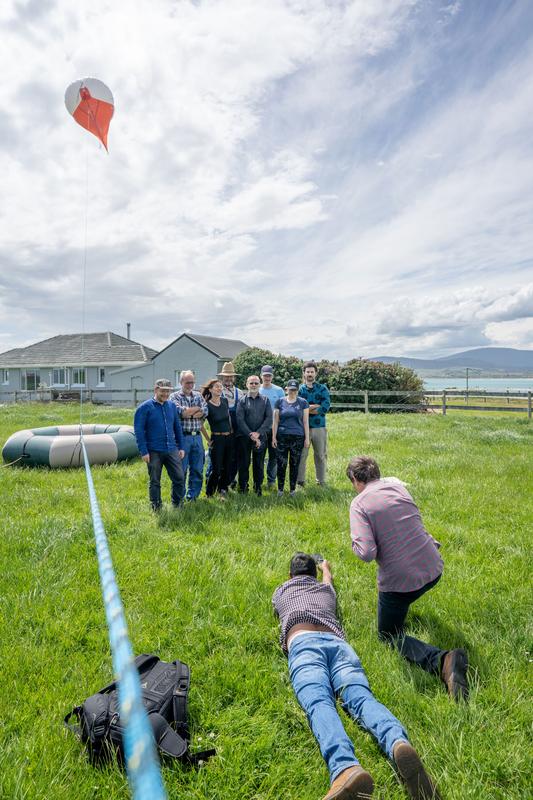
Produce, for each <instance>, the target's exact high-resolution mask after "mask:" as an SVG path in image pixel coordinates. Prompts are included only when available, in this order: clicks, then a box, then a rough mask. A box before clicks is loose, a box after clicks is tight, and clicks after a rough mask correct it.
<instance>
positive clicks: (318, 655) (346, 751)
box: [289, 631, 409, 782]
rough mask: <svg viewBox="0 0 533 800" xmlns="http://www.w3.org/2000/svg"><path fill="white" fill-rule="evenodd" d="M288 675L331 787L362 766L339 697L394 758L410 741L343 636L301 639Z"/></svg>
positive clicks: (296, 642) (293, 649) (291, 654)
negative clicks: (340, 710) (397, 747)
mask: <svg viewBox="0 0 533 800" xmlns="http://www.w3.org/2000/svg"><path fill="white" fill-rule="evenodd" d="M289 675H290V679H291V683H292V685H293V688H294V692H295V694H296V697H297V698H298V702H299V703H300V705H301V707H302V708H303V710H304V711H305V713H306V714H307V719H308V721H309V724H310V726H311V730H312V731H313V733H314V735H315V738H316V740H317V742H318V746H319V747H320V752H321V753H322V757H323V759H324V761H325V762H326V764H327V767H328V770H329V776H330V781H331V782H333V781H334V780H335V778H336V777H337V776H338V775H339V774H340V773H341V772H342V771H343V770H345V769H347V768H348V767H353V766H355V765H357V764H359V761H358V760H357V758H356V756H355V751H354V747H353V744H352V742H351V740H350V739H349V738H348V735H347V734H346V731H345V730H344V726H343V724H342V722H341V718H340V717H339V714H338V712H337V707H336V704H335V700H336V698H337V697H339V698H340V700H341V704H342V707H343V708H344V710H345V711H346V712H347V713H348V714H350V716H351V717H353V719H355V720H356V721H357V722H358V723H359V725H361V727H362V728H364V730H366V731H368V732H369V733H371V734H372V736H374V738H375V739H376V740H377V742H378V744H379V746H380V747H381V749H382V750H383V751H384V752H385V753H386V755H387V756H388V757H389V758H390V759H392V751H393V748H394V745H395V743H396V742H397V741H398V740H403V741H409V740H408V737H407V733H406V732H405V729H404V728H403V726H402V724H401V723H400V722H399V721H398V720H397V719H396V717H395V716H393V715H392V714H391V712H390V711H389V709H388V708H386V707H385V706H384V705H382V704H381V703H379V702H378V701H377V700H376V698H375V697H374V695H373V694H372V692H371V690H370V686H369V685H368V680H367V678H366V675H365V672H364V670H363V667H362V666H361V662H360V661H359V658H358V657H357V653H356V652H355V651H354V650H353V649H352V648H351V647H350V645H349V644H348V643H347V642H345V641H343V640H342V639H340V638H339V637H338V636H334V634H332V633H322V632H318V631H317V632H316V633H315V632H313V633H304V634H303V635H301V636H298V637H297V638H296V639H295V640H294V641H293V643H292V646H291V648H290V650H289Z"/></svg>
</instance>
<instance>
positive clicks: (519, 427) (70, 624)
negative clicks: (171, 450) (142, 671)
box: [0, 404, 533, 800]
mask: <svg viewBox="0 0 533 800" xmlns="http://www.w3.org/2000/svg"><path fill="white" fill-rule="evenodd" d="M132 413H133V412H132V410H131V409H109V408H102V407H99V408H96V407H95V408H93V407H90V406H88V407H87V408H86V410H85V412H84V420H85V421H86V422H91V421H102V422H117V423H119V422H122V423H127V422H130V421H131V419H132ZM78 414H79V412H78V409H77V407H68V406H57V405H38V404H35V405H24V406H23V405H18V406H5V407H3V408H0V443H2V444H3V442H4V441H5V440H6V438H7V437H8V436H9V435H10V434H11V433H12V432H14V431H15V430H18V429H21V428H27V427H36V426H38V425H39V426H40V425H52V424H55V423H57V422H76V421H77V419H78ZM517 416H518V415H508V416H504V415H501V416H498V415H493V414H490V413H489V414H488V415H485V414H479V415H475V414H473V413H472V414H468V415H466V414H464V412H463V413H462V414H461V412H457V413H456V414H455V415H454V414H449V415H448V416H446V417H442V416H438V415H394V416H393V415H369V416H364V415H363V414H356V413H347V414H336V415H332V417H331V418H330V460H329V471H330V475H329V477H330V485H329V487H328V488H327V489H326V490H319V489H317V488H314V487H311V488H308V489H306V490H304V491H303V492H302V493H300V494H299V495H298V496H297V497H296V498H294V499H293V500H290V499H289V498H287V499H286V500H283V501H281V502H280V501H278V500H277V498H276V497H275V496H273V495H272V494H266V495H265V496H263V497H262V498H260V499H259V498H256V497H255V496H250V497H240V496H235V495H232V496H231V497H230V499H229V500H228V502H227V503H226V504H225V505H224V504H222V503H220V502H219V501H216V500H207V499H205V498H203V499H200V500H199V501H198V502H197V503H196V504H193V505H191V506H189V507H187V508H186V509H184V511H182V512H181V513H178V512H173V511H172V510H165V512H164V513H163V514H162V515H161V516H160V517H159V518H155V517H154V516H153V515H152V514H151V513H150V511H149V509H148V501H147V480H146V470H145V467H144V464H142V463H141V462H140V460H139V461H137V462H130V463H126V464H125V463H122V464H118V465H113V466H109V467H96V468H94V469H93V475H94V481H95V485H96V491H97V494H98V498H99V502H100V508H101V511H102V516H103V519H104V523H105V525H106V530H107V534H108V537H109V541H110V547H111V551H112V555H113V559H114V565H115V569H116V573H117V578H118V582H119V585H120V589H121V593H122V599H123V602H124V605H125V608H126V615H127V619H128V624H129V629H130V636H131V639H132V642H133V646H134V649H135V651H136V652H137V653H142V652H156V653H158V654H159V655H160V656H161V657H162V658H164V659H167V660H172V659H174V658H177V657H179V658H180V659H182V660H183V661H186V662H187V663H189V664H190V665H191V668H192V684H191V694H190V713H191V721H192V726H193V734H194V739H193V744H194V746H195V747H202V746H206V745H209V746H211V745H212V744H214V745H215V746H216V747H217V748H218V756H217V757H216V758H214V759H212V760H211V761H210V762H209V764H208V765H207V766H206V767H204V768H203V769H201V770H200V771H194V770H186V769H183V768H181V767H180V766H176V765H170V766H165V767H164V770H163V774H164V780H165V784H166V787H167V791H168V795H169V798H176V799H177V798H192V799H193V800H229V798H232V799H234V800H237V799H242V800H281V798H283V799H284V800H318V798H321V797H322V796H323V795H324V794H325V793H326V791H327V773H326V769H325V766H324V764H323V762H322V760H321V757H320V754H319V751H318V748H317V746H316V744H315V741H314V739H313V737H312V735H311V733H310V731H309V729H308V727H307V722H306V720H305V717H304V715H303V713H302V711H301V710H300V708H299V706H298V705H297V703H296V701H295V699H294V697H293V694H292V690H291V687H290V684H289V680H288V675H287V664H286V659H285V658H284V656H283V655H282V653H281V650H280V649H279V646H278V630H277V625H276V622H275V620H274V618H273V615H272V612H271V604H270V599H271V595H272V592H273V590H274V589H275V587H276V586H277V585H278V584H279V583H281V582H282V581H284V580H285V579H286V576H287V570H288V561H289V558H290V556H291V554H292V553H293V552H294V551H295V550H297V549H303V550H307V551H311V552H316V551H320V552H322V553H323V554H324V555H325V556H326V557H327V558H328V559H329V560H330V561H331V563H332V566H333V570H334V575H335V579H336V587H337V591H338V595H339V601H340V610H341V614H342V619H343V622H344V626H345V629H346V632H347V636H348V639H349V641H350V642H351V643H352V644H353V646H354V647H355V649H356V650H357V652H358V653H359V655H360V657H361V659H362V661H363V665H364V666H365V668H366V671H367V674H368V677H369V680H370V683H371V686H372V688H373V690H374V692H375V694H376V695H377V696H378V698H379V699H380V700H381V701H382V702H384V703H385V704H386V705H388V707H389V708H390V709H391V710H392V711H393V713H395V714H396V715H397V716H398V717H399V718H400V720H402V722H403V723H404V725H405V726H406V727H407V729H408V731H409V733H410V736H411V739H412V741H413V743H414V744H415V746H416V747H417V748H418V749H419V751H420V753H421V754H422V755H423V757H424V759H425V762H426V764H427V766H428V768H429V769H430V771H431V773H432V774H433V776H434V777H435V778H436V780H437V783H438V785H439V787H440V789H441V792H442V796H443V798H444V799H445V800H464V799H465V798H479V799H480V800H481V799H483V800H496V799H498V800H525V798H526V797H531V792H532V784H531V739H530V727H531V692H530V691H529V687H531V681H530V676H531V666H532V664H531V662H532V659H533V657H532V655H531V645H530V642H531V640H530V639H529V643H528V636H527V634H528V631H527V625H528V620H529V619H530V618H531V603H530V599H531V562H528V554H529V553H528V546H529V541H530V536H531V521H532V518H533V508H532V494H533V493H532V485H533V481H532V474H533V469H532V467H533V456H532V452H533V448H532V445H533V425H531V424H528V423H527V420H526V419H524V418H523V417H519V418H518V419H517V418H516V417H517ZM356 453H368V454H371V455H373V456H375V457H376V458H377V459H378V461H379V462H380V464H381V467H382V471H383V474H385V475H397V476H398V477H401V478H402V479H403V480H405V481H407V482H408V483H409V487H410V491H411V492H412V494H413V495H414V497H415V499H416V501H417V502H418V504H419V506H420V508H421V510H422V514H423V517H424V520H425V523H426V526H427V528H428V529H429V531H430V532H431V533H432V534H433V535H434V536H435V537H436V538H437V539H438V540H439V541H440V542H442V554H443V557H444V561H445V574H444V577H443V579H442V581H441V583H440V584H439V587H438V588H436V589H435V590H433V591H432V592H431V593H429V594H428V595H426V596H425V597H424V598H422V599H421V600H420V601H419V602H418V603H417V604H416V606H415V608H414V610H416V613H412V614H411V617H410V619H411V630H412V631H413V632H415V634H416V635H419V636H420V637H421V638H424V639H427V640H430V641H432V642H433V643H434V644H438V645H440V646H442V647H452V646H464V647H467V648H468V651H469V653H470V660H471V664H472V671H471V678H472V691H471V700H470V703H469V704H468V705H464V704H461V705H457V704H454V703H453V702H451V701H450V700H449V699H448V697H447V695H446V694H445V691H444V690H443V687H442V685H440V684H439V682H438V681H437V680H436V679H435V678H433V677H431V676H429V675H427V674H426V673H424V672H422V671H421V670H416V669H415V668H413V667H411V666H409V665H408V664H407V663H406V662H404V661H402V660H401V659H400V658H399V657H398V656H397V654H396V653H395V652H393V651H391V650H389V649H387V648H386V647H385V646H384V645H382V644H380V643H379V642H378V641H377V638H376V635H375V604H376V585H375V567H374V565H368V564H363V563H362V562H360V561H358V560H357V559H356V558H355V557H354V556H353V555H352V553H351V550H350V541H349V533H348V505H349V502H350V499H351V497H352V494H351V491H350V485H349V484H348V482H347V480H346V478H345V477H344V469H345V465H346V462H347V460H348V458H349V457H350V456H351V455H353V454H356ZM309 461H310V462H311V461H312V458H310V459H309ZM309 469H311V466H309ZM168 488H169V485H168V481H166V478H165V483H164V494H165V496H166V499H168V496H169V492H168ZM0 500H1V508H2V518H3V525H2V529H3V530H2V534H3V535H2V539H1V542H0V548H1V550H0V554H1V564H2V584H1V626H2V627H1V630H2V634H1V645H0V663H1V665H2V688H1V692H0V797H1V798H2V799H4V798H6V799H7V798H9V800H11V798H14V799H16V800H23V799H24V800H41V798H42V799H43V800H44V798H46V800H63V798H76V800H89V798H110V799H112V800H115V799H116V800H119V798H120V799H122V798H124V799H125V798H127V797H128V796H129V794H128V788H127V783H126V781H125V778H124V776H123V775H122V774H121V773H120V772H119V771H118V770H116V769H114V768H107V769H105V770H96V769H94V768H92V767H91V766H89V764H88V762H87V760H86V758H85V755H84V753H83V750H82V749H81V746H80V744H79V743H78V742H77V740H76V739H75V738H74V737H73V736H72V735H71V734H70V733H68V732H67V731H66V730H65V729H64V728H63V726H62V719H63V716H64V714H65V713H66V712H67V711H68V710H69V709H70V708H71V707H72V706H73V705H76V704H78V703H79V702H81V701H82V700H84V699H85V697H87V696H88V695H90V694H91V693H93V692H94V691H96V690H98V689H99V688H101V687H102V686H103V685H105V684H106V683H107V682H108V681H109V680H110V679H111V677H112V669H111V659H110V654H109V646H108V639H107V629H106V624H105V617H104V611H103V607H102V601H101V594H100V587H99V582H98V572H97V562H96V556H95V552H94V544H93V533H92V527H91V521H90V515H89V505H88V497H87V490H86V483H85V476H84V473H83V471H82V470H70V471H66V470H65V471H64V470H58V471H52V470H47V469H34V470H31V469H27V468H16V467H14V468H13V467H9V468H2V469H0ZM528 677H529V683H528ZM345 724H346V727H347V730H348V732H349V733H350V735H351V736H352V738H353V740H354V743H355V748H356V753H357V754H358V757H359V759H360V761H361V763H362V764H363V766H365V768H367V769H368V770H369V771H370V772H371V773H372V775H373V777H374V779H375V783H376V789H375V793H374V796H375V797H376V798H382V799H383V800H384V799H385V798H387V799H388V800H399V799H400V798H405V797H406V794H405V792H404V790H403V788H402V787H401V786H400V784H399V783H398V781H397V779H396V777H395V774H394V772H393V770H392V768H391V766H390V765H389V763H388V762H387V761H386V759H385V758H384V756H383V755H382V754H381V753H380V751H379V750H378V748H377V746H376V744H375V742H374V741H373V740H372V739H371V738H370V737H369V736H368V735H367V734H365V733H363V732H362V731H361V730H360V729H358V728H357V726H356V725H355V724H354V723H353V722H352V721H351V720H349V719H345Z"/></svg>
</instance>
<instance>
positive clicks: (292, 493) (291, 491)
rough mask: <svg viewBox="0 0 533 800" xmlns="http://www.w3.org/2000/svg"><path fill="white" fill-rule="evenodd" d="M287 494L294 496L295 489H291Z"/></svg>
mask: <svg viewBox="0 0 533 800" xmlns="http://www.w3.org/2000/svg"><path fill="white" fill-rule="evenodd" d="M289 494H290V496H291V497H294V496H295V495H296V489H291V490H290V492H289Z"/></svg>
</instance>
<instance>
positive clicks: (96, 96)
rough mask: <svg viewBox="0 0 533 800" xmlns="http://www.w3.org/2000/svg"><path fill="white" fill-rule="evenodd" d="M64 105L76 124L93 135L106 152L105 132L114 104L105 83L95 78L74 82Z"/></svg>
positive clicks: (68, 90)
mask: <svg viewBox="0 0 533 800" xmlns="http://www.w3.org/2000/svg"><path fill="white" fill-rule="evenodd" d="M65 105H66V107H67V111H68V112H69V113H70V114H72V116H73V117H74V119H75V120H76V122H77V123H78V124H79V125H81V126H82V128H86V129H87V130H88V131H90V132H91V133H94V135H95V136H96V137H97V138H98V139H100V141H101V142H102V144H103V145H104V147H105V149H106V150H107V132H108V130H109V123H110V122H111V117H112V116H113V112H114V110H115V103H114V100H113V95H112V94H111V90H110V89H109V88H108V87H107V86H106V85H105V83H102V81H99V80H97V78H84V79H83V80H81V81H74V83H71V84H70V86H69V87H68V89H67V91H66V92H65Z"/></svg>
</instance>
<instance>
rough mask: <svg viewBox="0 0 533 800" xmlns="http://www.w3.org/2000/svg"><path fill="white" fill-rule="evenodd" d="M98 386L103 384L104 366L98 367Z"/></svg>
mask: <svg viewBox="0 0 533 800" xmlns="http://www.w3.org/2000/svg"><path fill="white" fill-rule="evenodd" d="M97 372H98V386H105V368H104V367H98V370H97Z"/></svg>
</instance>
